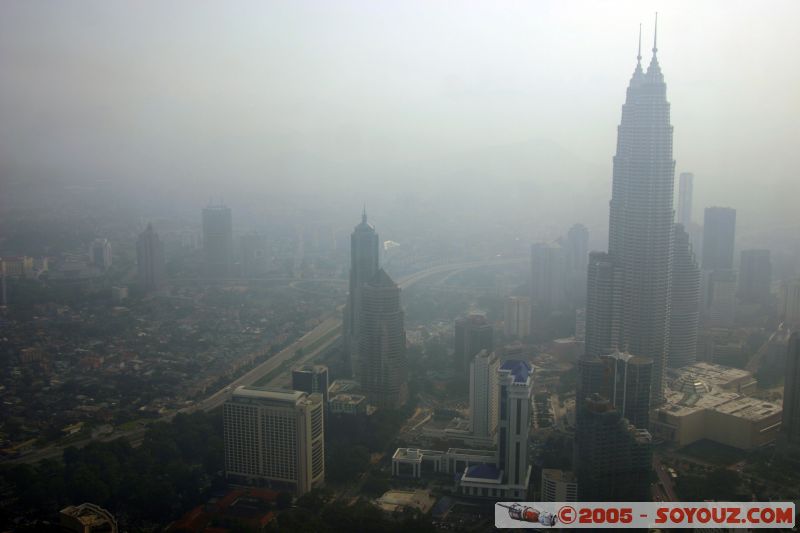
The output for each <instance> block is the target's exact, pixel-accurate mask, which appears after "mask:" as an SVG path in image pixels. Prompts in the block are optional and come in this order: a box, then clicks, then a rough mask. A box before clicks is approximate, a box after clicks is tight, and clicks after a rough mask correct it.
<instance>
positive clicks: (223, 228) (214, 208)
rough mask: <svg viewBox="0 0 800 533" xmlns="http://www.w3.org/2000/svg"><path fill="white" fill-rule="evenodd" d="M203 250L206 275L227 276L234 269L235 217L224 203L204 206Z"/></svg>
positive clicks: (212, 276) (214, 276) (213, 276)
mask: <svg viewBox="0 0 800 533" xmlns="http://www.w3.org/2000/svg"><path fill="white" fill-rule="evenodd" d="M202 214H203V250H204V252H205V261H206V264H205V270H206V275H208V276H209V277H211V278H227V277H230V276H231V275H232V271H233V218H232V215H231V209H230V208H229V207H225V206H224V205H209V206H207V207H204V208H203V213H202Z"/></svg>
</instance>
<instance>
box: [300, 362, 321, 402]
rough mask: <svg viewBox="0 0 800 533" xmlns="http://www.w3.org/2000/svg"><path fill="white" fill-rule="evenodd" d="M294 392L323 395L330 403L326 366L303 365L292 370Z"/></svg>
mask: <svg viewBox="0 0 800 533" xmlns="http://www.w3.org/2000/svg"><path fill="white" fill-rule="evenodd" d="M292 390H299V391H301V392H305V393H306V394H314V393H318V394H321V395H322V399H323V400H324V401H325V404H326V405H327V403H328V367H327V366H325V365H303V366H299V367H297V368H293V369H292Z"/></svg>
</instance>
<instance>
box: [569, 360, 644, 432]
mask: <svg viewBox="0 0 800 533" xmlns="http://www.w3.org/2000/svg"><path fill="white" fill-rule="evenodd" d="M578 368H579V374H580V375H579V378H578V390H577V395H576V396H577V398H578V400H579V401H578V403H577V408H578V413H577V414H578V424H580V423H581V422H580V420H582V416H581V415H583V414H584V413H583V412H582V411H581V408H582V407H583V400H585V399H586V398H588V397H590V396H592V395H594V394H598V395H600V396H601V397H602V398H606V399H608V400H610V401H611V404H612V405H613V406H614V408H615V409H616V410H617V412H618V413H619V415H620V416H622V417H623V418H626V419H627V420H628V421H629V422H630V423H631V424H633V425H634V426H636V427H637V428H639V429H648V428H649V427H650V388H651V386H652V373H653V360H652V359H650V358H648V357H640V356H635V355H631V354H629V353H623V352H613V353H611V354H606V355H601V356H599V357H584V358H581V359H580V360H579V361H578Z"/></svg>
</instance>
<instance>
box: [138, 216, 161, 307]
mask: <svg viewBox="0 0 800 533" xmlns="http://www.w3.org/2000/svg"><path fill="white" fill-rule="evenodd" d="M136 269H137V272H138V274H139V285H140V286H141V287H142V288H143V289H144V290H145V291H148V292H150V291H157V290H158V289H160V288H161V287H162V286H163V285H164V283H165V281H166V273H165V270H164V245H163V244H162V243H161V239H159V238H158V233H156V232H155V231H154V230H153V226H152V225H151V224H148V225H147V229H145V230H144V231H143V232H142V233H140V234H139V238H138V239H137V241H136Z"/></svg>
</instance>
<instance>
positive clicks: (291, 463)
mask: <svg viewBox="0 0 800 533" xmlns="http://www.w3.org/2000/svg"><path fill="white" fill-rule="evenodd" d="M323 410H324V407H323V403H322V395H320V394H311V395H308V394H306V393H304V392H299V391H289V390H283V389H273V388H259V387H238V388H237V389H236V390H235V391H234V393H233V395H232V396H231V397H230V399H229V400H228V401H226V402H225V405H224V408H223V419H224V429H225V471H226V475H227V477H228V480H229V482H230V483H232V484H234V485H243V486H256V487H266V488H271V489H273V490H277V491H283V490H285V491H289V492H292V493H294V494H296V495H298V496H299V495H302V494H305V493H306V492H308V491H309V490H311V489H313V488H316V487H319V486H321V485H322V484H323V483H324V481H325V441H324V421H323Z"/></svg>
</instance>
